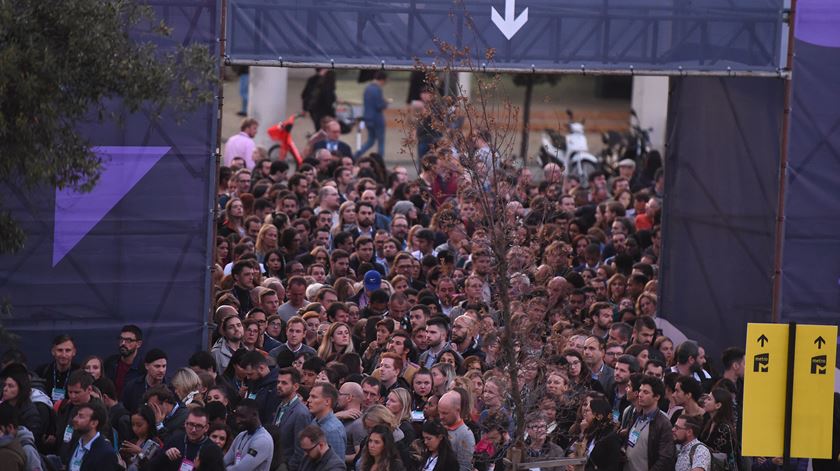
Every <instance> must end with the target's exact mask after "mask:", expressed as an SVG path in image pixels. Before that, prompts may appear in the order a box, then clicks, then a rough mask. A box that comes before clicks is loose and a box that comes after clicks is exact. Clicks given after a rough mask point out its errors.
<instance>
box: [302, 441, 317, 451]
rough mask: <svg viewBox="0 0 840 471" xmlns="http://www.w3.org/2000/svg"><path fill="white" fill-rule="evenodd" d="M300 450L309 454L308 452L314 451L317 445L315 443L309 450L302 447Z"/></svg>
mask: <svg viewBox="0 0 840 471" xmlns="http://www.w3.org/2000/svg"><path fill="white" fill-rule="evenodd" d="M300 448H301V449H302V450H303V451H304V453H306V454H309V452H310V451H312V450H314V449H315V448H318V444H317V443H316V444H314V445H312V446H311V447H309V448H304V447H300Z"/></svg>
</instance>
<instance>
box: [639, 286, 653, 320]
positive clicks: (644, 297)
mask: <svg viewBox="0 0 840 471" xmlns="http://www.w3.org/2000/svg"><path fill="white" fill-rule="evenodd" d="M656 305H657V302H656V295H655V294H653V293H648V292H644V293H642V294H640V295H639V299H637V300H636V315H637V316H640V317H641V316H646V317H656Z"/></svg>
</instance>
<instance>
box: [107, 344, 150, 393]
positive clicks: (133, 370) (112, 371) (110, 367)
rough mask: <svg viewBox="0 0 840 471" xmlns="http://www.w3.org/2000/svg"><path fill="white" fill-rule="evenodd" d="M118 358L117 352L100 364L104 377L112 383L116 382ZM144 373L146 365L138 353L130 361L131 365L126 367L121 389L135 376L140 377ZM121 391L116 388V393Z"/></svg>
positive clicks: (135, 377)
mask: <svg viewBox="0 0 840 471" xmlns="http://www.w3.org/2000/svg"><path fill="white" fill-rule="evenodd" d="M120 358H121V357H120V356H119V354H115V355H111V356H109V357H108V358H106V359H105V364H104V365H102V368H103V371H102V373H103V374H104V375H105V377H106V378H108V379H110V380H111V381H113V382H114V385H116V384H117V366H118V365H119V364H120ZM145 374H146V367H145V366H143V357H141V356H140V354H139V353H138V354H137V355H135V356H134V362H132V363H131V366H130V367H129V368H128V372H127V373H126V374H125V383H124V384H123V389H125V386H126V385H128V383H130V382H131V381H133V380H135V379H137V378H140V377H142V376H143V375H145ZM121 393H122V390H120V389H117V395H119V394H121Z"/></svg>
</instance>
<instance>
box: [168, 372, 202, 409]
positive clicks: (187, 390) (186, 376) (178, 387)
mask: <svg viewBox="0 0 840 471" xmlns="http://www.w3.org/2000/svg"><path fill="white" fill-rule="evenodd" d="M169 385H170V386H172V389H174V390H175V395H177V396H178V400H179V401H181V402H182V403H183V404H184V405H186V406H189V405H191V404H194V405H197V406H203V405H204V404H203V403H202V402H201V395H200V393H201V378H199V377H198V374H196V372H195V371H193V370H191V369H190V368H186V367H185V368H180V369H179V370H178V371H176V372H175V375H174V376H173V377H172V380H171V381H170V382H169Z"/></svg>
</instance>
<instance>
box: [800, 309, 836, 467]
mask: <svg viewBox="0 0 840 471" xmlns="http://www.w3.org/2000/svg"><path fill="white" fill-rule="evenodd" d="M795 348H796V357H795V359H794V361H793V371H794V372H793V411H792V416H791V437H790V456H791V457H792V458H831V457H832V456H831V445H832V436H831V435H832V425H833V424H832V414H831V410H832V407H833V406H834V365H835V364H836V362H837V326H827V325H797V326H796V347H795ZM836 439H838V438H835V440H836Z"/></svg>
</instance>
